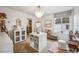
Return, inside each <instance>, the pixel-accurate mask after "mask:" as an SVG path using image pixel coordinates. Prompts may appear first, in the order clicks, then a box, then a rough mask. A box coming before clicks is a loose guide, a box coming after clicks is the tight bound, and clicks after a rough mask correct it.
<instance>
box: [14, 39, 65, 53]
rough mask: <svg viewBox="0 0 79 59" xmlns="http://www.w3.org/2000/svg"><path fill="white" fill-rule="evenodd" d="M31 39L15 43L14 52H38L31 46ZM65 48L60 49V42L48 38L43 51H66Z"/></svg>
mask: <svg viewBox="0 0 79 59" xmlns="http://www.w3.org/2000/svg"><path fill="white" fill-rule="evenodd" d="M29 43H30V40H29V38H27V39H26V40H25V41H23V42H20V43H16V44H14V53H38V51H36V50H35V49H33V48H31V47H30V44H29ZM64 52H65V51H64V50H61V49H58V42H57V41H53V40H50V39H48V40H47V46H46V47H45V48H44V49H43V50H42V52H41V53H64Z"/></svg>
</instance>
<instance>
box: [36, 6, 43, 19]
mask: <svg viewBox="0 0 79 59" xmlns="http://www.w3.org/2000/svg"><path fill="white" fill-rule="evenodd" d="M43 15H44V10H43V9H42V8H41V7H40V6H37V8H36V10H35V16H36V17H37V18H41V17H42V16H43Z"/></svg>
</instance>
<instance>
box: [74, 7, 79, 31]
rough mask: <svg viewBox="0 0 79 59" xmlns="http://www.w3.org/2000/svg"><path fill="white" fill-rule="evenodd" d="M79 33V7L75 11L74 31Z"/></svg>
mask: <svg viewBox="0 0 79 59" xmlns="http://www.w3.org/2000/svg"><path fill="white" fill-rule="evenodd" d="M76 30H78V31H79V7H75V9H74V31H76Z"/></svg>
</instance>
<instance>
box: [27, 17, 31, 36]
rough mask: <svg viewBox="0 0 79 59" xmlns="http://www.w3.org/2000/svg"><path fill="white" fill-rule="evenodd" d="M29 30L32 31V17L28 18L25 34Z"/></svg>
mask: <svg viewBox="0 0 79 59" xmlns="http://www.w3.org/2000/svg"><path fill="white" fill-rule="evenodd" d="M31 32H32V19H31V18H28V24H27V35H29V34H30V33H31Z"/></svg>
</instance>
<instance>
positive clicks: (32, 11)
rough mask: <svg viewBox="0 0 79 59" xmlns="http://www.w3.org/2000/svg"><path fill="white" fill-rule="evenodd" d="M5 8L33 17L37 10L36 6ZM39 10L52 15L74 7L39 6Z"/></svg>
mask: <svg viewBox="0 0 79 59" xmlns="http://www.w3.org/2000/svg"><path fill="white" fill-rule="evenodd" d="M7 7H8V8H11V9H15V10H18V11H22V12H25V13H29V14H33V15H34V14H35V10H36V8H37V6H7ZM41 8H42V9H43V10H44V12H45V14H53V13H58V12H62V11H67V10H71V9H73V8H74V7H73V6H41Z"/></svg>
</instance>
